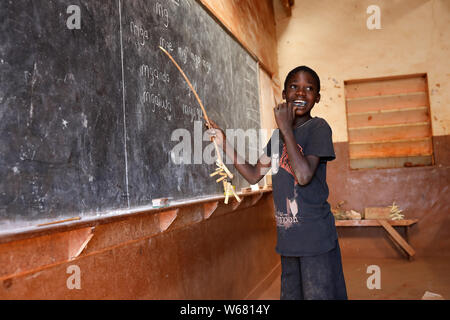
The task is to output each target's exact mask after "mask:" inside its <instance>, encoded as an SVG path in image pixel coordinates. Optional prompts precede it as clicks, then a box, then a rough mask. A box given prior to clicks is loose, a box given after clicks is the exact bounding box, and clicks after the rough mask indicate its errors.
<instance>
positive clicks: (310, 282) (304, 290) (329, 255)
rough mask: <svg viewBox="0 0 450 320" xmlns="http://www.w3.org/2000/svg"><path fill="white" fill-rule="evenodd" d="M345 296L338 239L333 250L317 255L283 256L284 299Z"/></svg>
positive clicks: (338, 298) (282, 285)
mask: <svg viewBox="0 0 450 320" xmlns="http://www.w3.org/2000/svg"><path fill="white" fill-rule="evenodd" d="M346 299H347V289H346V286H345V279H344V273H343V270H342V261H341V251H340V248H339V242H338V240H336V247H335V248H334V249H332V250H331V251H328V252H326V253H323V254H320V255H317V256H304V257H287V256H281V300H346Z"/></svg>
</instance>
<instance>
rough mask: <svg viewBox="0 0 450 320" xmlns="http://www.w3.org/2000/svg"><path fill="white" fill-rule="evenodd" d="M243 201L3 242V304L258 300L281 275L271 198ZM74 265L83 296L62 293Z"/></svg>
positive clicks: (77, 291) (145, 214)
mask: <svg viewBox="0 0 450 320" xmlns="http://www.w3.org/2000/svg"><path fill="white" fill-rule="evenodd" d="M243 198H244V200H243V202H242V203H241V204H240V205H239V206H238V207H237V208H236V210H233V208H235V204H237V203H236V202H234V203H230V204H229V205H225V204H224V203H223V199H220V200H217V203H216V201H213V202H209V203H208V202H206V203H198V204H194V205H189V206H184V207H180V208H178V209H175V210H173V209H171V210H168V211H167V210H166V211H155V210H153V211H150V212H142V213H137V214H132V215H129V216H124V217H112V218H109V219H108V220H106V219H98V220H97V221H92V222H89V223H87V222H80V223H78V224H73V225H72V226H71V227H59V228H58V229H55V228H57V227H50V228H47V229H44V230H43V231H40V234H29V235H28V236H26V235H19V236H17V235H16V236H15V237H16V238H17V240H13V238H14V236H13V237H12V238H10V239H6V238H2V239H0V240H2V241H3V243H0V299H244V298H256V297H257V296H258V295H259V294H261V292H262V291H263V290H264V289H265V288H267V286H268V285H270V283H271V281H273V280H274V278H275V277H276V276H278V274H279V258H278V256H277V255H276V254H275V250H274V248H275V239H276V234H275V224H274V219H273V204H272V197H271V192H266V193H264V194H259V193H256V194H253V195H248V196H245V197H243ZM216 206H217V208H216ZM214 208H215V209H214ZM177 210H178V211H177ZM211 212H212V214H211V215H210V216H209V214H210V213H211ZM167 225H169V227H168V228H167V229H165V228H166V227H167ZM89 234H93V237H92V238H91V240H90V241H89V242H88V245H87V247H86V248H85V249H84V250H83V251H82V252H81V254H80V255H78V256H77V257H74V258H73V259H71V257H72V256H73V255H74V253H75V252H76V251H77V250H76V249H77V247H78V248H79V247H80V246H81V244H82V243H83V241H84V240H85V239H86V238H87V236H88V235H89ZM72 265H76V266H78V267H79V268H80V280H81V281H80V284H81V289H69V288H68V287H67V281H68V279H69V277H71V276H72V272H73V271H71V272H70V273H67V271H68V268H69V267H70V266H72ZM69 271H70V269H69ZM69 281H70V279H69Z"/></svg>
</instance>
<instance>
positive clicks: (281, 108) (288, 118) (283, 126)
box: [273, 102, 297, 132]
mask: <svg viewBox="0 0 450 320" xmlns="http://www.w3.org/2000/svg"><path fill="white" fill-rule="evenodd" d="M296 109H297V108H293V107H292V105H291V104H290V103H286V102H282V103H279V104H278V105H277V106H276V107H275V108H274V109H273V112H274V114H275V121H276V122H277V125H278V128H279V129H280V131H281V132H286V130H292V124H293V123H294V120H295V111H296Z"/></svg>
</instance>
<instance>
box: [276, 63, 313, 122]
mask: <svg viewBox="0 0 450 320" xmlns="http://www.w3.org/2000/svg"><path fill="white" fill-rule="evenodd" d="M283 99H286V102H287V103H288V104H291V105H292V106H293V107H294V108H295V109H294V110H295V114H296V115H298V116H302V115H309V114H310V112H311V109H312V108H313V106H314V104H315V103H318V102H319V101H320V79H319V76H318V75H317V73H316V72H315V71H314V70H313V69H311V68H309V67H307V66H300V67H297V68H295V69H292V70H291V71H290V72H289V73H288V75H287V76H286V80H285V81H284V90H283Z"/></svg>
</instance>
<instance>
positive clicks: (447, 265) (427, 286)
mask: <svg viewBox="0 0 450 320" xmlns="http://www.w3.org/2000/svg"><path fill="white" fill-rule="evenodd" d="M342 263H343V267H344V276H345V280H346V284H347V294H348V298H349V299H350V300H420V299H422V297H423V295H424V294H425V292H426V291H429V292H432V293H437V294H440V295H441V296H442V297H443V298H444V299H446V300H447V299H450V257H420V258H415V259H414V260H413V261H408V260H406V259H401V258H398V259H379V258H343V261H342ZM371 265H377V266H378V267H380V274H381V278H380V284H381V288H380V289H371V290H370V289H368V288H367V279H368V278H369V277H371V276H372V275H373V273H372V272H369V273H368V272H367V268H368V267H369V266H371ZM259 299H260V300H279V299H280V276H277V278H276V280H275V281H274V282H273V283H272V284H271V286H270V287H269V288H268V289H267V290H266V291H265V292H264V293H263V294H261V296H260V297H259Z"/></svg>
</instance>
